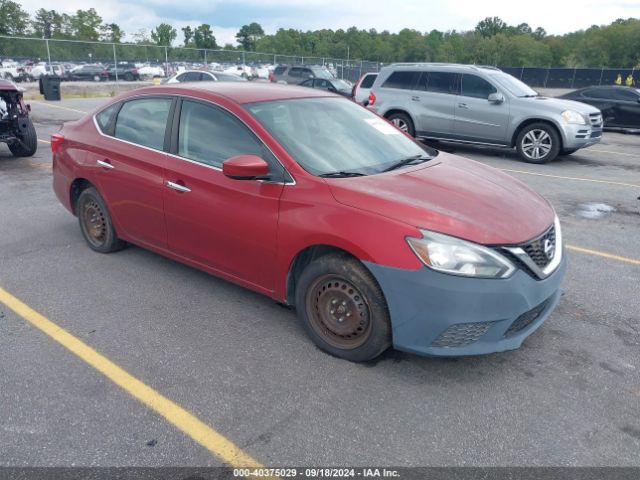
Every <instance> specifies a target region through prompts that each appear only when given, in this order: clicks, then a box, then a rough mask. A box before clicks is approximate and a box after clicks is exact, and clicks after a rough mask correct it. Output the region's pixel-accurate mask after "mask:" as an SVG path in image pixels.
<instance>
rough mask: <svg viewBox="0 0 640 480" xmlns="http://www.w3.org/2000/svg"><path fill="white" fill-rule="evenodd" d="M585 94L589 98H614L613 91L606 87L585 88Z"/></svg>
mask: <svg viewBox="0 0 640 480" xmlns="http://www.w3.org/2000/svg"><path fill="white" fill-rule="evenodd" d="M583 96H585V97H588V98H600V99H604V100H612V99H613V98H614V97H613V91H612V90H609V89H606V88H592V89H590V90H585V91H584V93H583Z"/></svg>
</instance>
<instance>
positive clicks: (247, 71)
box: [222, 65, 257, 80]
mask: <svg viewBox="0 0 640 480" xmlns="http://www.w3.org/2000/svg"><path fill="white" fill-rule="evenodd" d="M222 71H223V72H224V73H226V74H227V75H237V76H238V77H242V78H244V79H247V80H248V79H250V78H254V77H256V76H257V74H256V73H255V72H254V71H253V70H252V68H251V67H250V66H248V65H231V66H228V67H226V68H223V70H222Z"/></svg>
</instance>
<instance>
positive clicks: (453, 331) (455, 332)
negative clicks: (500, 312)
mask: <svg viewBox="0 0 640 480" xmlns="http://www.w3.org/2000/svg"><path fill="white" fill-rule="evenodd" d="M493 323H494V322H476V323H458V324H455V325H451V326H450V327H449V328H447V329H446V330H445V331H444V332H442V333H441V334H440V336H438V338H436V339H435V340H434V341H433V343H432V345H433V346H434V347H462V346H465V345H471V344H472V343H474V342H477V341H478V340H479V339H480V337H482V336H483V335H484V334H485V333H487V331H488V330H489V329H490V328H491V326H492V325H493Z"/></svg>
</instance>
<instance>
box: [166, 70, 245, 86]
mask: <svg viewBox="0 0 640 480" xmlns="http://www.w3.org/2000/svg"><path fill="white" fill-rule="evenodd" d="M207 81H208V82H245V81H246V79H245V78H243V77H239V76H238V75H235V74H231V73H222V72H207V71H206V70H183V71H181V72H180V73H178V74H177V75H174V76H172V77H169V78H167V79H165V80H163V82H162V83H163V84H164V83H183V82H207Z"/></svg>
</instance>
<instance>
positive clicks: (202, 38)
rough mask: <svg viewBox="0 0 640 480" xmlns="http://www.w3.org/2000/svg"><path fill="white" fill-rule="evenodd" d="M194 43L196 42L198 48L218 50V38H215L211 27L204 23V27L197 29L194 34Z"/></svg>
mask: <svg viewBox="0 0 640 480" xmlns="http://www.w3.org/2000/svg"><path fill="white" fill-rule="evenodd" d="M193 41H194V42H195V44H196V47H197V48H207V49H214V48H218V44H217V43H216V37H214V36H213V31H212V30H211V26H210V25H208V24H206V23H203V24H202V25H200V26H198V27H196V29H195V30H194V32H193Z"/></svg>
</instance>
